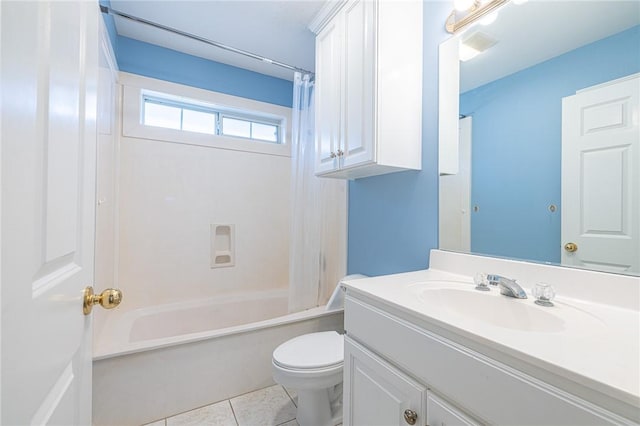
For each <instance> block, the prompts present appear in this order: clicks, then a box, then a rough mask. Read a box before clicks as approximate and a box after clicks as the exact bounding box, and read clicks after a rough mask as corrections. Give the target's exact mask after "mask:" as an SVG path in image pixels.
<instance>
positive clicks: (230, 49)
mask: <svg viewBox="0 0 640 426" xmlns="http://www.w3.org/2000/svg"><path fill="white" fill-rule="evenodd" d="M100 11H101V12H102V13H106V14H110V15H115V16H121V17H123V18H125V19H129V20H130V21H134V22H140V23H142V24H145V25H149V26H152V27H155V28H158V29H161V30H164V31H168V32H170V33H174V34H178V35H181V36H183V37H187V38H190V39H192V40H196V41H199V42H202V43H206V44H208V45H210V46H214V47H217V48H220V49H223V50H226V51H228V52H233V53H237V54H240V55H243V56H247V57H249V58H252V59H256V60H258V61H260V62H265V63H267V64H272V65H276V66H278V67H281V68H286V69H288V70H291V71H298V72H300V73H303V74H310V75H311V76H314V75H315V74H314V73H313V72H311V71H308V70H305V69H303V68H298V67H295V66H293V65H289V64H285V63H283V62H279V61H274V60H273V59H269V58H265V57H264V56H260V55H256V54H255V53H251V52H247V51H246V50H242V49H236V48H235V47H231V46H227V45H226V44H222V43H218V42H217V41H213V40H209V39H206V38H204V37H200V36H197V35H194V34H190V33H187V32H184V31H180V30H177V29H175V28H171V27H167V26H166V25H162V24H158V23H156V22H152V21H148V20H146V19H143V18H139V17H137V16H133V15H129V14H127V13H124V12H119V11H117V10H115V9H112V8H110V7H107V6H103V5H100Z"/></svg>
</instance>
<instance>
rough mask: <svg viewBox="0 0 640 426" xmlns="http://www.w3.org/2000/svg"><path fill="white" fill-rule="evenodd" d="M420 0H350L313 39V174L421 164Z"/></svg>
mask: <svg viewBox="0 0 640 426" xmlns="http://www.w3.org/2000/svg"><path fill="white" fill-rule="evenodd" d="M422 37H423V35H422V2H421V1H402V2H394V1H384V0H383V1H378V0H376V1H371V0H349V1H346V2H344V4H343V5H342V7H340V8H339V9H338V10H337V11H334V12H333V16H332V17H331V18H330V19H327V20H326V23H325V24H324V25H322V26H321V29H320V30H319V31H318V33H317V37H316V91H315V114H316V115H315V119H316V120H315V133H316V135H315V139H316V154H317V155H316V174H317V175H321V176H327V177H337V178H358V177H365V176H372V175H379V174H384V173H390V172H395V171H401V170H408V169H413V170H420V168H421V164H422V158H421V157H422V154H421V153H422V78H423V76H422Z"/></svg>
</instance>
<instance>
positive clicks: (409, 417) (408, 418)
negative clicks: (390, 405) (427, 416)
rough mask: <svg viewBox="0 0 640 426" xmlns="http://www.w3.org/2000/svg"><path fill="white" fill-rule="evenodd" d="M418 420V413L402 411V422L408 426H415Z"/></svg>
mask: <svg viewBox="0 0 640 426" xmlns="http://www.w3.org/2000/svg"><path fill="white" fill-rule="evenodd" d="M416 420H418V413H416V412H415V411H413V410H404V421H405V422H407V423H408V424H410V425H415V424H416Z"/></svg>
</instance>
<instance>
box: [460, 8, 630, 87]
mask: <svg viewBox="0 0 640 426" xmlns="http://www.w3.org/2000/svg"><path fill="white" fill-rule="evenodd" d="M639 24H640V1H638V0H631V1H629V0H626V1H618V0H597V1H575V0H568V1H567V0H553V1H550V0H529V1H528V2H526V3H524V4H522V5H516V4H512V3H509V4H507V5H505V6H504V7H503V8H502V9H501V10H500V11H499V15H498V18H497V20H496V21H495V22H494V23H492V24H491V25H487V26H483V25H475V26H474V27H472V28H469V29H468V30H466V31H465V32H464V34H462V35H461V40H462V41H463V42H464V40H466V39H467V38H468V37H470V36H471V35H473V34H474V33H476V32H478V31H479V32H481V33H483V34H484V35H487V36H489V37H491V38H493V39H495V40H497V43H496V44H495V45H494V46H493V47H490V48H489V49H487V50H486V51H485V52H484V53H482V54H480V55H478V56H476V57H475V58H473V59H471V60H469V61H467V62H461V63H460V72H461V74H460V75H461V79H460V91H461V92H466V91H468V90H471V89H473V88H476V87H479V86H481V85H483V84H486V83H488V82H491V81H493V80H496V79H498V78H501V77H504V76H507V75H509V74H513V73H514V72H517V71H520V70H523V69H525V68H528V67H530V66H532V65H534V64H537V63H539V62H542V61H545V60H547V59H551V58H553V57H556V56H558V55H561V54H563V53H566V52H569V51H571V50H573V49H576V48H578V47H580V46H584V45H586V44H589V43H592V42H594V41H596V40H600V39H602V38H605V37H608V36H610V35H613V34H616V33H619V32H621V31H623V30H625V29H628V28H630V27H632V26H635V25H639Z"/></svg>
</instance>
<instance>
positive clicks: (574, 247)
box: [564, 243, 578, 253]
mask: <svg viewBox="0 0 640 426" xmlns="http://www.w3.org/2000/svg"><path fill="white" fill-rule="evenodd" d="M564 249H565V250H566V251H568V252H569V253H573V252H574V251H577V250H578V245H577V244H576V243H567V244H565V245H564Z"/></svg>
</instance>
